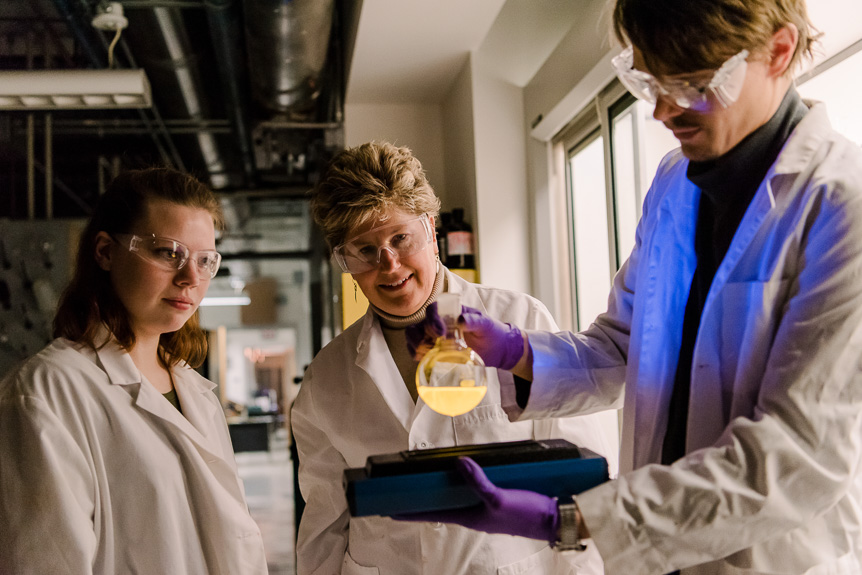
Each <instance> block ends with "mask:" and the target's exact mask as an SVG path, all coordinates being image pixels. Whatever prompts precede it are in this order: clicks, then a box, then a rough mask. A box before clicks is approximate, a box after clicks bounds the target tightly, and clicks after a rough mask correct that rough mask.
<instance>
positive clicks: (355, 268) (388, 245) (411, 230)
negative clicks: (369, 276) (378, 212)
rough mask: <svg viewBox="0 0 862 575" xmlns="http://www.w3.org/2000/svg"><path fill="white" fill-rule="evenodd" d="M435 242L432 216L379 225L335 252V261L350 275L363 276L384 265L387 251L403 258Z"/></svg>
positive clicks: (425, 215)
mask: <svg viewBox="0 0 862 575" xmlns="http://www.w3.org/2000/svg"><path fill="white" fill-rule="evenodd" d="M433 241H434V230H433V229H432V228H431V222H430V220H429V218H428V214H422V215H421V216H419V217H418V218H414V219H412V220H408V221H406V222H397V223H394V224H386V225H385V226H379V227H376V228H374V229H372V230H368V231H367V232H364V233H361V234H359V235H358V236H355V237H353V238H351V239H350V240H349V241H346V242H344V243H343V244H341V245H339V246H336V247H335V248H334V249H333V250H332V254H333V256H335V261H337V262H338V265H340V266H341V269H342V270H344V271H345V272H347V273H351V274H360V273H362V272H367V271H368V270H372V269H374V268H376V267H377V266H379V265H380V258H381V255H382V254H383V252H384V251H387V252H389V253H390V254H391V255H392V257H395V258H398V259H399V260H400V259H403V258H406V257H409V256H412V255H413V254H416V253H419V252H421V251H422V250H424V249H425V248H426V247H427V246H428V244H430V243H431V242H433Z"/></svg>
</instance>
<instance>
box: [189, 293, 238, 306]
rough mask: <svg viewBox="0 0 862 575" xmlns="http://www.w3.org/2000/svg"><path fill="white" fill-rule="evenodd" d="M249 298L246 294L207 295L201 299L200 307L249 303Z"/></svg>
mask: <svg viewBox="0 0 862 575" xmlns="http://www.w3.org/2000/svg"><path fill="white" fill-rule="evenodd" d="M250 304H251V298H250V297H248V296H247V295H238V296H207V297H205V298H204V299H202V300H201V304H200V307H225V306H243V305H250Z"/></svg>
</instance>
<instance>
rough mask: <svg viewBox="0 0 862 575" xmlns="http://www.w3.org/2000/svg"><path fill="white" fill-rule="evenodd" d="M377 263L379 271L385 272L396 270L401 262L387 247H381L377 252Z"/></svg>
mask: <svg viewBox="0 0 862 575" xmlns="http://www.w3.org/2000/svg"><path fill="white" fill-rule="evenodd" d="M377 261H378V262H380V263H379V266H380V269H381V270H382V271H385V272H389V271H392V270H395V269H398V267H399V266H400V265H401V260H400V259H399V258H398V254H396V253H395V251H394V250H393V249H392V248H390V247H389V246H381V247H380V249H379V250H377Z"/></svg>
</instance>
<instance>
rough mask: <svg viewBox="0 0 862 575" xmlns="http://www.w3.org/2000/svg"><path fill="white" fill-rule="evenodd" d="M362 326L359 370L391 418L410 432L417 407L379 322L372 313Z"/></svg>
mask: <svg viewBox="0 0 862 575" xmlns="http://www.w3.org/2000/svg"><path fill="white" fill-rule="evenodd" d="M362 322H363V323H362V330H361V332H360V334H359V338H358V341H357V344H356V366H357V367H359V368H360V369H362V370H363V371H365V373H366V375H367V376H368V378H369V379H370V380H371V381H372V382H373V383H374V385H375V386H377V389H378V390H379V391H380V395H381V396H382V397H383V400H384V401H385V402H386V405H388V406H389V409H390V410H391V411H392V414H393V415H394V416H395V418H396V419H397V420H398V421H399V422H400V423H401V425H402V426H403V427H404V429H405V430H406V431H410V426H411V424H412V422H413V417H414V407H415V405H414V403H413V398H411V397H410V392H409V391H407V388H406V387H405V385H404V381H403V380H402V379H401V374H400V373H399V372H398V367H397V366H396V365H395V360H394V359H392V354H391V353H389V348H388V347H387V346H386V340H385V339H384V337H383V330H382V329H381V327H380V320H378V319H377V318H376V317H375V315H374V312H372V311H371V309H369V310H368V311H367V312H366V313H365V317H364V318H363V319H362Z"/></svg>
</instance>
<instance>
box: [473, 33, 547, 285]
mask: <svg viewBox="0 0 862 575" xmlns="http://www.w3.org/2000/svg"><path fill="white" fill-rule="evenodd" d="M471 63H472V70H473V118H474V139H475V150H476V208H477V214H476V226H475V228H476V231H477V232H478V234H479V235H478V237H479V241H478V242H476V243H477V246H478V264H479V276H480V278H481V281H482V283H484V284H488V285H493V286H496V287H501V288H506V289H510V290H514V291H520V292H526V293H530V292H532V282H531V278H530V229H529V222H530V218H529V214H530V211H529V210H530V208H529V204H528V201H527V200H528V198H527V161H526V156H527V150H526V130H525V128H524V122H523V108H524V100H523V93H522V90H521V88H519V87H518V86H515V85H512V84H511V83H509V82H507V81H505V80H503V79H500V78H499V77H498V76H496V75H494V74H493V73H491V70H490V68H489V67H487V66H486V65H485V63H484V59H483V57H482V52H481V50H480V52H479V53H477V54H475V55H474V56H473V57H472V58H471Z"/></svg>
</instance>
